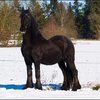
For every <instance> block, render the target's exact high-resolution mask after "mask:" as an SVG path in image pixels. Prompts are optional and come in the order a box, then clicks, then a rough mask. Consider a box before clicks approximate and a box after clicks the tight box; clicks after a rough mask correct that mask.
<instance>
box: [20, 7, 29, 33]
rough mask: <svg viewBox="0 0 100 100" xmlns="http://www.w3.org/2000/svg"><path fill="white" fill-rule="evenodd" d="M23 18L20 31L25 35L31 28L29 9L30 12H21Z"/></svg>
mask: <svg viewBox="0 0 100 100" xmlns="http://www.w3.org/2000/svg"><path fill="white" fill-rule="evenodd" d="M20 18H21V26H20V31H21V32H22V33H23V34H25V32H26V31H27V30H28V29H29V28H30V26H31V14H30V11H29V9H28V10H24V9H22V10H21V14H20Z"/></svg>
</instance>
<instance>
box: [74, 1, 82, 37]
mask: <svg viewBox="0 0 100 100" xmlns="http://www.w3.org/2000/svg"><path fill="white" fill-rule="evenodd" d="M80 7H81V9H80ZM73 14H74V17H75V24H76V27H77V28H76V29H77V33H78V38H83V37H84V25H83V23H84V21H83V20H84V12H83V11H82V3H79V2H78V0H74V5H73Z"/></svg>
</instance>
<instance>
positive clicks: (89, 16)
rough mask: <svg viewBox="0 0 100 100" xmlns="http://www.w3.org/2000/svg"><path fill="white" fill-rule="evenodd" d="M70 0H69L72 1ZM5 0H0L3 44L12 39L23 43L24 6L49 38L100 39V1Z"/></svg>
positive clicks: (1, 43)
mask: <svg viewBox="0 0 100 100" xmlns="http://www.w3.org/2000/svg"><path fill="white" fill-rule="evenodd" d="M68 1H69V0H68ZM68 1H67V0H50V1H48V0H40V1H39V0H28V1H27V0H26V1H23V0H22V1H21V0H2V1H0V45H5V46H7V45H8V43H9V40H17V42H18V43H17V45H20V43H21V42H20V41H21V37H22V36H21V33H20V32H19V28H20V18H19V15H20V13H19V12H18V9H19V8H21V7H22V6H23V3H24V6H25V8H28V7H29V8H30V11H31V13H32V15H33V16H34V18H35V19H36V21H37V23H38V26H39V29H40V31H41V32H42V34H43V36H44V37H45V38H47V39H48V38H50V37H51V36H53V35H64V36H67V37H70V38H73V39H76V38H82V39H99V38H100V0H84V1H83V2H81V1H80V0H73V1H72V0H71V1H72V2H68Z"/></svg>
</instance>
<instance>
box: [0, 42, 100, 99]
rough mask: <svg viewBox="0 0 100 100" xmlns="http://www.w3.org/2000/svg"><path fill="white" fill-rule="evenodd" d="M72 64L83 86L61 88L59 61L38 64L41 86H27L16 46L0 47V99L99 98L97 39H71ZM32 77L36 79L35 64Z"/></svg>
mask: <svg viewBox="0 0 100 100" xmlns="http://www.w3.org/2000/svg"><path fill="white" fill-rule="evenodd" d="M73 43H74V46H75V52H76V53H75V64H76V68H77V69H78V77H79V81H80V83H81V85H82V89H79V90H77V91H75V92H74V91H71V90H68V91H64V90H63V91H62V90H60V87H61V84H62V82H63V76H62V72H61V70H60V69H59V67H58V65H57V64H55V65H52V66H46V65H41V82H42V85H43V90H37V89H34V88H32V89H30V88H28V89H26V90H23V89H22V88H23V86H24V84H25V83H26V65H25V63H24V59H23V57H22V54H21V51H20V48H19V47H14V48H0V99H12V98H13V99H16V98H17V99H100V89H99V90H93V89H92V87H93V86H95V85H97V84H100V41H84V40H77V41H73ZM33 81H34V83H35V75H34V65H33Z"/></svg>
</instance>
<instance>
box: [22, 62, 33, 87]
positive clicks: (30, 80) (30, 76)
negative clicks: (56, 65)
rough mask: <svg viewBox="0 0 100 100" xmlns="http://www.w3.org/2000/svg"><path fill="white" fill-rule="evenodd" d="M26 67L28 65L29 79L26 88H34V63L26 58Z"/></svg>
mask: <svg viewBox="0 0 100 100" xmlns="http://www.w3.org/2000/svg"><path fill="white" fill-rule="evenodd" d="M25 63H26V67H27V81H26V85H25V87H24V89H26V88H33V81H32V63H31V62H29V61H27V60H25Z"/></svg>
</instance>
